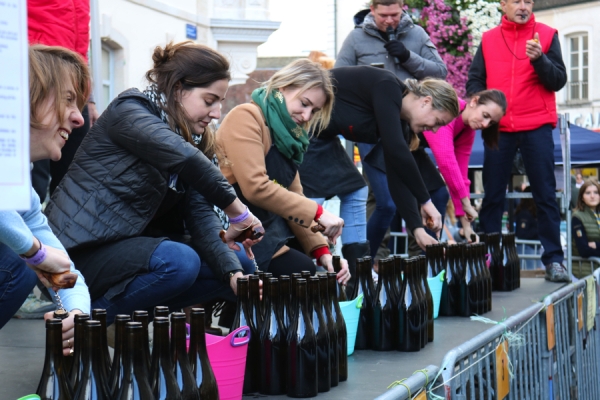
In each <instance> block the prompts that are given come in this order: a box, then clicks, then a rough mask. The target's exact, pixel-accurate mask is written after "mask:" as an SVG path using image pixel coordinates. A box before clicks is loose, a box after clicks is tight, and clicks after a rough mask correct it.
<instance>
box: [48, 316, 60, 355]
mask: <svg viewBox="0 0 600 400" xmlns="http://www.w3.org/2000/svg"><path fill="white" fill-rule="evenodd" d="M62 347H63V346H62V324H58V323H57V324H47V325H46V362H52V363H56V362H62V356H63V352H62Z"/></svg>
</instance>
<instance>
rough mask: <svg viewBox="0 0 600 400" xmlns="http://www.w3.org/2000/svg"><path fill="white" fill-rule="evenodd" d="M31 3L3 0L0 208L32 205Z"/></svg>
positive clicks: (0, 15) (0, 17)
mask: <svg viewBox="0 0 600 400" xmlns="http://www.w3.org/2000/svg"><path fill="white" fill-rule="evenodd" d="M27 46H28V43H27V2H26V1H22V0H0V210H19V211H21V210H26V209H28V208H29V205H30V198H31V183H30V180H31V178H30V164H29V80H28V72H29V64H28V54H27V52H28V47H27Z"/></svg>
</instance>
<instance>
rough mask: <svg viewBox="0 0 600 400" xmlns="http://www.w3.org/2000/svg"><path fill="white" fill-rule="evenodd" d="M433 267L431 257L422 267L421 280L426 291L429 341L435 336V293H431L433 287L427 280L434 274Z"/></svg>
mask: <svg viewBox="0 0 600 400" xmlns="http://www.w3.org/2000/svg"><path fill="white" fill-rule="evenodd" d="M432 261H433V260H432ZM433 269H434V264H433V262H430V260H429V259H426V262H425V267H424V268H422V269H421V280H422V288H423V290H424V291H425V300H426V302H427V341H428V342H433V339H434V337H435V334H434V320H433V295H432V294H431V289H430V288H429V282H428V281H427V278H432V277H433V276H434V275H433Z"/></svg>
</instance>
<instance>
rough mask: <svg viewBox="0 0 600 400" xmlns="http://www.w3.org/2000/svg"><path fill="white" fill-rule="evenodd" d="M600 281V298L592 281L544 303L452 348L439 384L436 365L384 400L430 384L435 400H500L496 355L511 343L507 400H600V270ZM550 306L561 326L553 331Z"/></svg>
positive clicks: (599, 274) (599, 275)
mask: <svg viewBox="0 0 600 400" xmlns="http://www.w3.org/2000/svg"><path fill="white" fill-rule="evenodd" d="M581 261H591V262H592V265H594V266H598V265H600V264H598V261H600V260H598V259H592V260H584V259H574V263H575V262H581ZM590 276H591V275H590ZM593 277H594V278H595V280H594V281H593V285H594V286H595V289H596V291H595V297H594V298H590V297H589V296H588V295H587V294H586V291H587V288H586V285H587V280H586V279H582V280H579V281H577V282H575V283H571V284H568V285H565V286H564V287H562V288H561V289H559V290H557V291H555V292H553V293H551V294H549V295H548V296H546V297H545V298H544V300H543V302H538V303H536V304H534V305H532V306H530V307H528V308H527V309H525V310H523V311H521V312H520V313H518V314H516V315H514V316H511V317H509V318H508V319H507V320H505V321H503V322H502V323H498V324H497V325H495V326H493V327H492V328H490V329H488V330H487V331H485V332H483V333H481V334H479V335H477V336H475V337H474V338H473V339H471V340H469V341H467V342H465V343H463V344H461V345H460V346H458V347H455V348H454V349H452V350H450V351H449V352H448V353H447V354H446V355H445V357H444V358H443V360H442V363H441V367H440V368H439V369H441V373H440V374H439V375H440V376H439V377H438V379H437V380H436V381H435V382H433V380H434V379H436V378H435V377H436V374H437V373H438V371H439V369H438V368H437V367H435V366H428V367H427V368H426V370H427V374H425V373H421V374H415V375H413V376H411V377H410V378H408V379H406V380H404V381H402V384H403V385H400V386H395V387H393V388H391V389H389V390H388V391H386V392H385V393H383V394H382V395H380V396H379V397H377V400H392V399H394V400H406V399H410V398H411V395H413V396H414V394H415V393H417V392H418V391H419V390H420V389H421V388H423V387H424V386H425V385H426V384H427V382H429V385H428V387H429V390H430V392H429V394H430V397H428V398H430V399H431V398H432V397H431V394H432V393H433V394H434V395H436V396H439V398H445V399H447V400H495V399H497V398H498V397H497V396H496V394H497V390H498V388H497V387H496V372H497V371H496V361H497V360H496V349H497V348H498V345H499V344H500V343H501V342H502V341H503V340H506V339H508V340H509V343H510V346H509V348H508V362H509V364H508V365H509V371H510V372H509V374H511V376H512V378H511V379H510V390H509V393H508V395H507V397H506V399H510V400H513V399H514V400H522V399H544V400H546V399H548V400H557V399H560V400H567V399H568V400H597V399H600V312H599V311H600V308H599V306H600V300H599V299H598V295H599V294H600V285H599V284H598V282H600V269H596V270H595V272H594V275H593ZM580 298H581V300H580ZM588 302H590V307H592V308H593V302H595V305H596V306H595V308H593V309H592V310H591V312H592V313H593V324H590V325H591V326H588V321H587V307H588ZM580 303H581V304H580ZM550 305H552V308H553V316H554V323H553V324H550V325H551V326H550V327H549V326H548V321H547V319H548V318H549V317H548V314H550V312H549V307H550ZM580 309H581V311H580ZM548 328H550V329H552V330H553V332H554V339H555V346H554V347H553V348H552V349H551V350H549V345H548V337H549V333H548ZM588 328H589V329H588ZM515 334H517V335H515ZM499 372H500V371H499ZM426 375H427V376H426ZM432 382H433V383H432ZM409 391H410V392H409Z"/></svg>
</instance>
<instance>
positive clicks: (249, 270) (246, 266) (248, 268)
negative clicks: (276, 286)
mask: <svg viewBox="0 0 600 400" xmlns="http://www.w3.org/2000/svg"><path fill="white" fill-rule="evenodd" d="M238 245H239V246H240V250H235V255H236V256H237V258H238V260H240V264H242V269H243V270H244V275H252V274H253V273H254V271H256V267H255V266H254V263H253V262H252V260H250V259H249V258H248V256H247V255H246V250H244V246H242V245H241V244H240V243H238Z"/></svg>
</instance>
